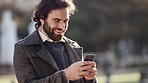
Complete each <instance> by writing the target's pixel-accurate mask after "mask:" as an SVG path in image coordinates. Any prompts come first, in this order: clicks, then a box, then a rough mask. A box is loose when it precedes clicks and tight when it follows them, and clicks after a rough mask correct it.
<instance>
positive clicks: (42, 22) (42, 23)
mask: <svg viewBox="0 0 148 83" xmlns="http://www.w3.org/2000/svg"><path fill="white" fill-rule="evenodd" d="M40 22H41V26H43V25H44V19H42V18H40Z"/></svg>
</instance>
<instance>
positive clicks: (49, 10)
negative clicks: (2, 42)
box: [14, 0, 97, 83]
mask: <svg viewBox="0 0 148 83" xmlns="http://www.w3.org/2000/svg"><path fill="white" fill-rule="evenodd" d="M75 10H76V7H75V5H74V4H73V2H72V1H71V0H41V2H40V3H39V5H38V6H37V7H36V10H35V12H34V16H33V21H35V22H36V24H35V27H36V30H35V31H34V32H33V33H32V34H31V35H29V36H27V37H26V38H24V39H22V40H20V41H19V42H18V43H16V45H15V52H14V69H15V73H16V77H17V80H18V82H19V83H96V80H95V76H96V72H97V70H96V63H95V62H91V61H81V60H82V47H80V46H79V45H78V44H77V43H76V42H75V41H72V40H70V39H68V38H67V37H65V36H64V34H65V32H66V30H67V28H68V22H69V17H70V15H71V14H74V12H75Z"/></svg>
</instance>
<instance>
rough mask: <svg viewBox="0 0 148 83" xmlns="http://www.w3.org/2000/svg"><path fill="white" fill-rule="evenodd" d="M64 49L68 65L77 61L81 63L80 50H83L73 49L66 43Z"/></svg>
mask: <svg viewBox="0 0 148 83" xmlns="http://www.w3.org/2000/svg"><path fill="white" fill-rule="evenodd" d="M65 48H66V50H67V54H68V57H69V62H70V64H72V63H74V62H77V61H81V59H82V50H83V48H82V47H80V48H73V47H72V46H70V45H69V44H68V43H65Z"/></svg>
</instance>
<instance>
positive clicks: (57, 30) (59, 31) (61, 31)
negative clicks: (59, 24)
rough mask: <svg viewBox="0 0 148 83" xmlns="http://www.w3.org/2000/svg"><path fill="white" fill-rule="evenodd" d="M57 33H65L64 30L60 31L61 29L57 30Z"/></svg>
mask: <svg viewBox="0 0 148 83" xmlns="http://www.w3.org/2000/svg"><path fill="white" fill-rule="evenodd" d="M55 31H56V32H58V33H63V30H59V29H56V30H55Z"/></svg>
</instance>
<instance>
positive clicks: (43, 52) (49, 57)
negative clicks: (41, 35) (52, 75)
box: [36, 46, 59, 70]
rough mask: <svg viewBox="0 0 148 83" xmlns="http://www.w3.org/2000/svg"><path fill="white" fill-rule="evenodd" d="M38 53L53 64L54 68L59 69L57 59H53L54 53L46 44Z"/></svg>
mask: <svg viewBox="0 0 148 83" xmlns="http://www.w3.org/2000/svg"><path fill="white" fill-rule="evenodd" d="M36 54H37V55H38V56H39V57H41V58H42V59H44V60H45V61H47V62H48V63H49V64H51V65H52V67H53V68H54V69H56V70H59V68H58V66H57V64H56V62H55V60H54V59H53V57H52V55H51V54H50V52H49V51H48V50H47V48H46V47H45V46H43V48H42V49H41V50H40V51H38V52H37V53H36Z"/></svg>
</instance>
